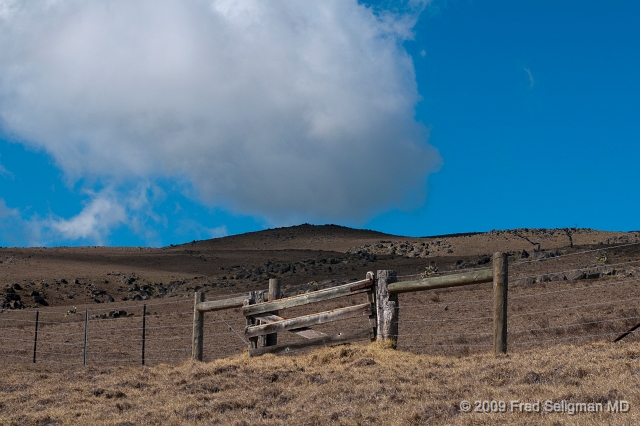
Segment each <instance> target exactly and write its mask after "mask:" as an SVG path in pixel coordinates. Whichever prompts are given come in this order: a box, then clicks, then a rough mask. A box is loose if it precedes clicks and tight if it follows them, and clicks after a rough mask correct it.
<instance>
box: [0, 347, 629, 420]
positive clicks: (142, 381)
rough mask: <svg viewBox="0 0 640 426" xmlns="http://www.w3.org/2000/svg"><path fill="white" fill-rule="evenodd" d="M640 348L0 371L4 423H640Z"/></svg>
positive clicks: (311, 356)
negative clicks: (495, 408)
mask: <svg viewBox="0 0 640 426" xmlns="http://www.w3.org/2000/svg"><path fill="white" fill-rule="evenodd" d="M639 387H640V343H638V342H630V343H624V342H621V343H620V344H615V345H614V344H611V343H594V344H589V345H584V346H556V347H553V348H546V349H539V350H531V351H526V352H521V353H517V354H513V355H506V356H499V357H495V356H493V355H492V354H479V355H471V356H465V357H443V356H429V355H415V354H411V353H406V352H401V351H394V350H391V349H389V348H385V347H383V346H379V345H376V344H371V345H368V346H340V347H334V348H325V349H320V350H316V351H313V352H309V353H306V354H302V355H297V356H273V355H267V356H263V357H259V358H248V357H247V356H244V355H243V356H237V357H234V358H228V359H221V360H217V361H214V362H211V363H196V362H188V363H184V364H182V365H178V366H173V365H160V366H157V367H151V368H142V367H139V368H132V367H126V368H125V367H113V368H112V367H104V368H102V367H98V368H96V367H88V368H85V369H77V370H68V371H60V370H57V369H54V368H47V367H38V368H37V369H34V368H33V367H31V366H26V365H25V366H21V367H17V368H15V369H13V370H9V371H7V372H5V374H4V375H3V376H2V377H1V378H0V424H2V425H29V424H33V425H65V424H74V425H77V424H97V425H99V424H109V425H121V426H124V425H156V424H157V425H160V424H162V425H183V424H212V425H215V424H221V425H222V424H224V425H255V424H258V425H259V424H269V425H271V424H273V425H324V424H336V425H366V424H376V425H379V424H384V425H403V426H405V425H425V424H429V425H431V424H452V425H472V424H473V425H479V424H487V425H489V424H542V425H561V424H562V425H564V424H570V425H571V424H575V425H585V424H586V425H589V424H593V425H599V424H607V423H608V424H623V425H625V424H628V425H632V424H640V414H639V413H640V393H639V392H638V388H639ZM546 399H551V400H557V401H560V400H565V401H568V402H593V403H597V402H603V403H604V404H605V406H606V401H608V400H619V399H620V400H627V401H628V402H629V403H630V407H631V409H630V411H629V412H627V413H607V412H603V413H595V414H594V413H579V414H574V415H568V414H543V413H514V412H510V411H507V412H504V413H489V414H484V413H473V412H472V413H464V412H461V411H460V409H459V406H460V402H461V401H462V400H468V401H470V402H472V403H473V401H475V400H504V401H506V402H507V405H508V404H509V401H511V400H520V401H522V402H533V401H543V400H546Z"/></svg>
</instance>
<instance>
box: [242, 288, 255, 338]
mask: <svg viewBox="0 0 640 426" xmlns="http://www.w3.org/2000/svg"><path fill="white" fill-rule="evenodd" d="M255 301H256V294H255V292H254V291H251V292H249V297H248V298H247V299H246V300H245V301H244V303H243V305H242V307H243V309H244V308H246V307H247V306H250V305H253V304H254V303H255ZM245 319H246V322H247V327H250V326H252V325H254V324H255V323H256V320H255V319H253V318H251V317H246V318H245ZM257 347H258V338H257V337H252V338H250V339H249V350H251V349H256V348H257Z"/></svg>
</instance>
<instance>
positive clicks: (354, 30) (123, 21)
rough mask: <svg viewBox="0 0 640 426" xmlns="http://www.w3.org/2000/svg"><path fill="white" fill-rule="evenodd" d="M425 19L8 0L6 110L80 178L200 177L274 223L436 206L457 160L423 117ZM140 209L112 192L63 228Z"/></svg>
mask: <svg viewBox="0 0 640 426" xmlns="http://www.w3.org/2000/svg"><path fill="white" fill-rule="evenodd" d="M417 4H419V5H420V4H422V3H420V2H418V3H417ZM414 6H415V5H414ZM415 18H416V17H415V15H412V14H402V15H393V14H391V13H374V12H373V11H372V10H371V9H369V8H367V7H365V6H363V5H361V4H358V3H357V1H355V0H351V1H347V0H307V1H297V0H296V1H294V0H283V1H274V2H263V1H258V0H210V1H205V0H192V1H179V0H153V1H152V0H112V1H109V2H94V1H88V0H57V1H51V0H31V1H28V2H15V1H7V0H4V1H3V0H0V120H1V125H2V128H3V129H4V131H5V132H8V133H10V134H12V135H14V137H15V138H16V139H19V140H21V141H23V142H24V143H27V144H30V145H32V146H36V147H41V148H44V149H46V150H47V151H48V152H49V153H51V155H53V157H54V158H55V160H56V162H57V164H58V165H59V166H60V167H61V168H62V169H63V170H64V171H65V172H66V173H67V175H68V176H69V177H71V178H72V179H74V178H80V177H86V176H90V177H97V178H99V179H106V180H109V181H114V179H115V180H116V181H119V182H123V183H127V182H129V183H130V182H132V181H134V182H135V181H146V180H148V179H154V178H155V177H160V176H169V177H178V178H181V179H182V178H186V179H188V180H189V181H191V182H192V183H193V185H194V187H195V188H196V189H197V191H198V194H199V197H200V198H201V199H202V200H203V201H204V202H206V203H209V204H212V205H223V206H225V207H227V208H231V209H233V210H235V211H238V212H241V213H244V214H251V215H260V216H262V217H265V218H267V219H268V220H269V221H270V222H271V223H277V224H283V223H287V222H291V221H298V220H308V221H314V220H325V221H331V220H342V219H350V220H362V219H364V218H366V217H367V216H368V215H371V214H374V213H377V212H379V211H382V210H384V209H387V208H389V207H391V206H403V205H404V206H406V205H407V202H406V200H407V199H410V201H409V203H408V204H414V205H420V204H421V203H422V202H423V200H424V196H425V194H424V188H425V180H426V177H427V175H428V174H429V173H431V172H433V171H434V170H435V169H436V168H437V165H438V164H439V161H440V158H439V156H438V153H437V151H436V150H435V149H434V148H433V147H431V146H430V145H428V144H427V137H428V131H427V129H426V127H425V126H423V125H422V124H419V123H417V122H416V121H415V120H414V107H415V104H416V103H417V102H418V100H419V95H418V92H417V87H416V82H415V75H414V68H413V63H412V60H411V58H410V56H409V55H408V54H407V53H406V51H405V50H404V48H403V47H402V44H401V43H402V42H403V41H404V40H406V39H408V38H410V37H412V33H411V29H412V26H413V24H414V21H415ZM407 194H411V195H412V196H411V197H408V196H407ZM125 212H126V209H125V211H123V210H122V208H121V207H118V204H114V203H113V202H112V201H108V200H105V199H95V200H94V201H92V203H90V204H89V205H88V206H87V207H86V208H85V211H83V214H82V215H81V216H77V217H75V218H72V219H69V220H68V221H63V222H60V223H59V224H58V227H57V228H56V229H57V230H58V231H59V232H61V233H64V234H65V235H69V236H77V237H82V236H87V238H99V236H100V235H101V233H102V232H104V230H103V229H102V228H100V226H102V225H99V224H100V223H103V222H102V221H105V223H110V224H111V226H115V225H117V224H118V223H121V222H122V221H125V220H126V219H125V218H124V217H123V216H122V215H123V214H125Z"/></svg>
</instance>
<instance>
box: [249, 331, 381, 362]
mask: <svg viewBox="0 0 640 426" xmlns="http://www.w3.org/2000/svg"><path fill="white" fill-rule="evenodd" d="M364 338H371V329H369V328H367V329H364V330H360V331H352V332H348V333H340V334H338V335H336V336H323V337H319V338H316V339H309V340H305V341H302V342H296V343H289V344H283V345H276V346H266V347H264V348H258V349H249V356H258V355H263V354H267V353H273V354H282V353H288V352H291V351H294V350H296V349H303V348H308V347H313V346H324V345H332V344H339V343H345V342H348V341H350V340H356V339H364Z"/></svg>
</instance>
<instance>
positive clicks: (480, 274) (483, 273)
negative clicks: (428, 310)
mask: <svg viewBox="0 0 640 426" xmlns="http://www.w3.org/2000/svg"><path fill="white" fill-rule="evenodd" d="M492 281H493V270H491V269H482V270H480V271H474V272H465V273H462V274H453V275H444V276H441V277H429V278H423V279H421V280H417V281H401V282H395V283H392V284H389V286H388V288H389V293H395V294H398V293H407V292H410V291H423V290H433V289H436V288H445V287H457V286H461V285H469V284H478V283H490V282H492Z"/></svg>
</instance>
